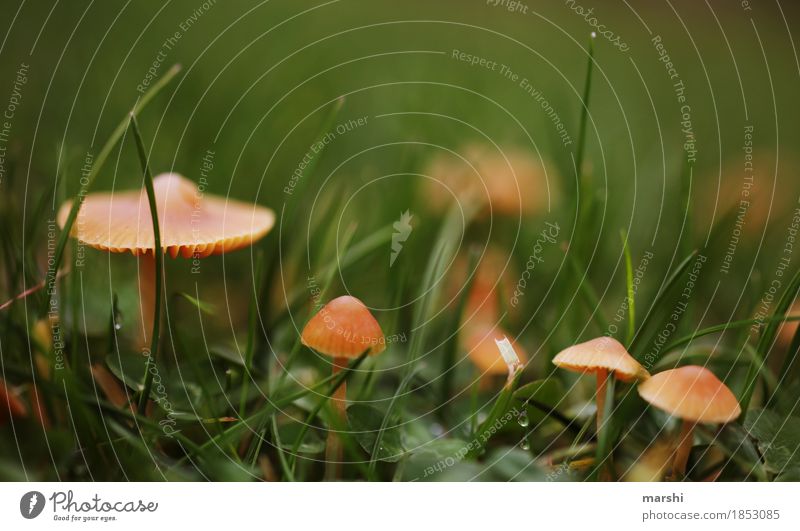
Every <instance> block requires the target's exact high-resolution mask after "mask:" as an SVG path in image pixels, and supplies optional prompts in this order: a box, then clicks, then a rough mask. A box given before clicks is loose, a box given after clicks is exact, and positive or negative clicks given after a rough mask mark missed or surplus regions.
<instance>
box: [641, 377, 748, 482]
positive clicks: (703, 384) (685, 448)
mask: <svg viewBox="0 0 800 531" xmlns="http://www.w3.org/2000/svg"><path fill="white" fill-rule="evenodd" d="M639 395H640V396H641V397H642V398H643V399H644V400H645V401H647V402H649V403H650V404H651V405H653V406H655V407H657V408H658V409H661V410H663V411H666V412H667V413H669V414H670V415H672V416H674V417H678V418H679V419H681V420H682V421H683V423H682V425H681V433H680V439H679V441H678V447H677V449H676V450H675V458H674V460H673V465H672V468H673V475H676V474H679V475H681V476H683V475H684V473H685V472H686V463H687V462H688V461H689V452H691V450H692V442H693V439H694V437H693V433H694V427H695V424H697V423H708V424H725V423H728V422H731V421H733V420H735V419H736V418H737V417H738V416H739V415H741V414H742V408H741V406H740V405H739V401H738V400H736V397H735V396H734V395H733V393H732V392H731V390H730V389H728V386H726V385H725V384H724V383H722V382H721V381H719V379H718V378H717V377H716V376H714V373H712V372H711V371H709V370H708V369H706V368H705V367H699V366H697V365H687V366H685V367H680V368H678V369H671V370H668V371H663V372H660V373H658V374H655V375H653V377H652V378H650V379H649V380H647V381H646V382H644V383H642V384H641V385H640V386H639Z"/></svg>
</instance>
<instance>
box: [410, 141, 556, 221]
mask: <svg viewBox="0 0 800 531" xmlns="http://www.w3.org/2000/svg"><path fill="white" fill-rule="evenodd" d="M461 157H463V158H461ZM548 172H550V173H552V170H551V169H549V168H548V165H547V164H545V163H544V162H543V161H541V160H539V159H538V158H536V157H535V156H534V155H533V154H532V153H530V152H528V151H526V150H523V149H520V148H516V147H509V146H499V147H498V146H491V145H488V144H477V143H476V144H469V145H466V146H464V147H463V148H462V149H460V150H459V155H455V154H452V153H446V154H444V155H439V156H437V157H435V158H433V159H432V160H431V162H430V163H429V165H428V167H427V169H426V171H425V173H426V175H428V176H429V177H430V178H429V179H426V181H425V183H424V187H423V193H424V194H425V199H426V202H427V203H428V204H430V205H431V207H432V208H434V209H436V210H441V209H443V208H445V207H446V206H447V205H448V204H449V203H450V201H452V200H453V198H454V197H455V199H456V200H457V201H467V202H470V201H482V202H488V203H489V204H491V208H492V210H493V211H494V212H495V214H496V215H501V216H509V217H516V216H520V215H522V216H527V215H530V214H535V213H538V212H542V211H543V210H545V209H547V208H548V201H550V200H552V199H553V198H555V196H556V195H557V194H556V190H555V188H554V187H553V182H554V181H557V179H553V178H552V175H550V177H549V178H548ZM486 211H487V212H488V209H486Z"/></svg>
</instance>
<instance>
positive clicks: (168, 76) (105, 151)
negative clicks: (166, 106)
mask: <svg viewBox="0 0 800 531" xmlns="http://www.w3.org/2000/svg"><path fill="white" fill-rule="evenodd" d="M180 70H181V67H180V65H173V66H172V68H170V69H169V70H168V71H167V72H166V73H165V74H164V77H162V78H161V79H159V80H158V81H157V82H156V83H154V84H153V87H152V88H151V89H150V90H148V91H147V92H145V93H144V95H143V96H142V97H141V98H140V99H139V100H138V101H137V102H136V105H134V107H133V110H132V111H131V112H130V113H129V114H128V115H127V116H126V117H125V118H124V119H123V120H122V121H121V122H120V123H119V125H117V127H116V128H115V129H114V131H113V132H112V133H111V136H110V137H108V140H106V143H105V144H104V145H103V147H102V149H101V150H100V153H99V154H98V155H97V158H96V159H95V160H94V163H93V164H92V169H91V170H90V171H89V175H87V176H86V184H85V185H81V190H80V191H79V192H78V193H77V194H75V197H74V198H73V200H72V207H71V208H70V210H69V215H68V216H67V219H66V221H65V222H64V227H63V228H62V231H61V234H60V235H59V237H58V243H57V244H56V250H55V253H54V254H53V265H52V267H51V268H50V271H51V272H52V274H53V275H55V274H56V272H57V271H58V269H59V267H61V260H63V258H64V249H65V247H66V245H67V240H68V239H69V234H70V232H72V225H74V224H75V219H76V218H77V217H78V210H79V209H80V206H81V201H80V198H81V196H82V195H84V194H86V193H88V192H89V190H90V189H91V187H92V184H94V180H95V179H96V178H97V174H98V173H100V170H101V169H102V168H103V165H104V164H105V162H106V159H108V156H109V155H110V154H111V150H112V149H114V146H116V145H117V143H118V142H119V140H120V138H122V135H123V134H125V131H126V130H127V129H128V127H129V124H130V121H131V117H133V118H135V117H136V116H138V115H139V113H140V112H141V111H142V110H143V109H144V108H145V107H147V104H148V103H150V101H151V100H152V99H153V98H154V97H155V96H156V95H157V94H158V93H159V92H161V90H162V89H163V88H164V87H166V86H167V85H168V84H169V82H170V81H172V80H173V78H174V77H175V76H176V75H178V72H180ZM50 271H49V272H48V274H50ZM45 280H46V279H45ZM48 304H50V298H47V299H46V300H45V302H44V305H45V306H44V307H43V308H42V314H46V313H47V311H46V308H47V305H48Z"/></svg>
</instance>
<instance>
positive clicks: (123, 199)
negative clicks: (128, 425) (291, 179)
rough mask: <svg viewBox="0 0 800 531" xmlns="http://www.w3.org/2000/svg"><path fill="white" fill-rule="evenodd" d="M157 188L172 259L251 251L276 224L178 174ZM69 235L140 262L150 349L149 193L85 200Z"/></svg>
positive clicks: (266, 214)
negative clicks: (246, 248)
mask: <svg viewBox="0 0 800 531" xmlns="http://www.w3.org/2000/svg"><path fill="white" fill-rule="evenodd" d="M153 188H154V190H155V197H156V210H157V211H158V224H159V228H160V232H161V247H162V251H163V252H164V253H165V254H169V256H171V257H172V258H176V257H178V256H182V257H184V258H204V257H207V256H209V255H215V254H222V253H226V252H229V251H234V250H236V249H241V248H243V247H248V246H250V245H252V244H253V243H254V242H255V241H257V240H258V239H260V238H261V237H263V236H264V235H266V234H267V233H268V232H269V231H270V229H272V226H273V225H274V224H275V214H274V212H273V211H272V210H270V209H268V208H265V207H262V206H258V205H254V204H250V203H245V202H241V201H236V200H233V199H228V198H226V197H219V196H214V195H209V194H204V193H203V192H201V191H199V190H198V188H197V186H196V185H195V184H194V183H193V182H192V181H190V180H188V179H186V178H185V177H183V176H181V175H178V174H177V173H163V174H161V175H158V176H157V177H155V179H153ZM71 206H72V203H71V202H67V203H65V204H64V205H62V206H61V209H60V210H59V213H58V222H59V225H60V226H62V227H63V226H64V223H65V222H66V220H67V217H68V216H69V211H70V208H71ZM71 235H72V236H73V237H75V238H77V239H78V240H80V241H81V242H82V243H84V244H86V245H88V246H90V247H94V248H95V249H100V250H103V251H109V252H113V253H124V252H130V253H131V254H133V255H134V256H137V257H138V258H139V297H140V305H141V314H142V327H143V330H142V336H141V338H142V342H141V345H142V346H144V345H146V344H147V341H146V334H148V333H149V331H150V330H151V329H152V323H153V319H154V307H155V302H154V289H153V284H154V279H155V254H154V248H155V244H154V240H155V238H154V235H153V223H152V218H151V216H150V206H149V202H148V198H147V192H146V190H145V189H144V188H143V189H141V190H135V191H126V192H112V193H103V192H100V193H94V194H89V195H87V196H86V197H85V198H84V200H83V204H82V205H81V207H80V210H79V212H78V218H77V220H76V222H75V223H74V224H73V226H72V232H71Z"/></svg>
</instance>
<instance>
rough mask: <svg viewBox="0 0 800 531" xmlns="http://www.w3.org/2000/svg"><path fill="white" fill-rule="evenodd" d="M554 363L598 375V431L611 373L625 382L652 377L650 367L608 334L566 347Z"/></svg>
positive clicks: (563, 367) (571, 369)
mask: <svg viewBox="0 0 800 531" xmlns="http://www.w3.org/2000/svg"><path fill="white" fill-rule="evenodd" d="M553 363H554V364H555V365H556V366H558V367H560V368H562V369H567V370H570V371H574V372H581V373H594V374H595V375H596V377H597V392H596V394H595V401H596V402H597V431H598V433H599V432H600V426H601V425H602V424H603V411H604V409H605V403H606V384H607V383H608V377H609V376H610V375H612V374H613V375H614V376H615V377H616V378H617V379H618V380H621V381H623V382H633V381H637V380H646V379H647V378H649V377H650V374H649V373H648V372H647V370H645V368H644V367H642V366H641V365H640V364H639V362H638V361H636V360H635V359H633V356H631V355H630V354H628V351H627V350H625V347H624V346H622V343H620V342H619V341H617V340H616V339H614V338H612V337H607V336H602V337H598V338H595V339H592V340H590V341H586V342H585V343H579V344H577V345H573V346H571V347H569V348H566V349H564V350H562V351H561V352H559V353H558V354H557V355H556V357H555V358H553Z"/></svg>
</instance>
